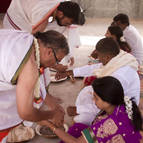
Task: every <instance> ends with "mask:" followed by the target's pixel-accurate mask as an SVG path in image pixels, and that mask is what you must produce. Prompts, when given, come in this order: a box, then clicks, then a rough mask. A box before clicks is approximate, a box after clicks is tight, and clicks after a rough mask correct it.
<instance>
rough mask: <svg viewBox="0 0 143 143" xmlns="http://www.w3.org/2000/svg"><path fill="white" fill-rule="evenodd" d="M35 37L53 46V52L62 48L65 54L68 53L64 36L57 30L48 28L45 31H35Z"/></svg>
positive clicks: (50, 46) (48, 45)
mask: <svg viewBox="0 0 143 143" xmlns="http://www.w3.org/2000/svg"><path fill="white" fill-rule="evenodd" d="M34 36H35V37H36V38H37V39H40V40H41V42H42V43H43V44H44V45H47V47H49V48H53V49H54V50H55V52H57V51H58V50H62V51H63V52H64V53H65V55H67V54H68V53H69V46H68V43H67V40H66V38H65V36H64V35H63V34H61V33H59V32H57V31H54V30H49V31H46V32H42V33H41V32H37V33H35V34H34Z"/></svg>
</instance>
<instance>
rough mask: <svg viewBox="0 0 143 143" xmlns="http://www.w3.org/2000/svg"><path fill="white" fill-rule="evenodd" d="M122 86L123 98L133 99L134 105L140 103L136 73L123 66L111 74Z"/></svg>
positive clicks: (138, 81)
mask: <svg viewBox="0 0 143 143" xmlns="http://www.w3.org/2000/svg"><path fill="white" fill-rule="evenodd" d="M112 76H113V77H115V78H117V79H118V80H119V81H120V83H121V84H122V86H123V89H124V94H125V96H128V97H130V98H134V101H135V102H136V104H137V105H138V104H139V101H140V79H139V76H138V73H137V71H135V70H134V69H133V68H131V67H130V66H123V67H121V68H119V69H118V70H116V71H115V72H113V73H112Z"/></svg>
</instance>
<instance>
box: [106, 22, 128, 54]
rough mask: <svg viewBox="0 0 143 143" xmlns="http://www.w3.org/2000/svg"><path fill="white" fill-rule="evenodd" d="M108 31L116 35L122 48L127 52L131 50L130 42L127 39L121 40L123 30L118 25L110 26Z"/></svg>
mask: <svg viewBox="0 0 143 143" xmlns="http://www.w3.org/2000/svg"><path fill="white" fill-rule="evenodd" d="M108 31H109V32H110V33H111V35H115V36H116V39H117V42H118V44H119V46H120V49H122V50H124V51H126V52H131V48H130V46H129V45H128V43H127V42H126V41H121V37H122V36H123V31H122V29H121V28H120V27H119V26H117V25H113V26H109V27H108Z"/></svg>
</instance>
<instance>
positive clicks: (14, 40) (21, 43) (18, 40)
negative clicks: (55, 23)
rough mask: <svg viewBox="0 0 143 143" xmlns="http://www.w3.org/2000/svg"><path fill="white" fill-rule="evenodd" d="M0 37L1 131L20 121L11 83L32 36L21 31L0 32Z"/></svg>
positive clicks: (13, 85)
mask: <svg viewBox="0 0 143 143" xmlns="http://www.w3.org/2000/svg"><path fill="white" fill-rule="evenodd" d="M0 37H1V38H0V58H1V63H0V118H1V122H0V130H2V129H6V128H9V127H11V126H14V125H16V124H18V123H20V122H21V121H22V120H21V119H20V117H19V116H18V112H17V109H16V96H15V95H16V85H15V84H14V83H13V84H12V81H14V80H13V79H14V75H15V72H16V71H18V70H17V69H18V68H19V67H20V66H19V65H21V61H22V60H23V59H24V57H25V55H26V53H27V52H28V51H29V49H30V47H31V44H32V42H33V36H32V35H31V34H29V33H27V32H22V31H16V30H0ZM8 44H9V45H10V46H8ZM21 51H22V52H21ZM23 61H24V60H23ZM11 113H12V114H11Z"/></svg>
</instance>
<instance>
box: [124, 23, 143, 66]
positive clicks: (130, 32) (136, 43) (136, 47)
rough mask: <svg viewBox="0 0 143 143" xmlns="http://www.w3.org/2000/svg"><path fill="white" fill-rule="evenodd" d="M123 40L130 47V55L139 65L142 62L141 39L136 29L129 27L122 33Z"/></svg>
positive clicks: (142, 43)
mask: <svg viewBox="0 0 143 143" xmlns="http://www.w3.org/2000/svg"><path fill="white" fill-rule="evenodd" d="M123 34H124V38H125V40H126V41H127V43H128V44H129V45H130V47H131V49H132V50H131V54H132V55H134V56H135V57H136V59H137V61H138V62H139V63H140V64H141V62H142V61H143V42H142V37H141V35H140V34H139V32H138V31H137V29H136V28H135V27H134V26H132V25H129V26H127V27H126V29H125V30H124V31H123Z"/></svg>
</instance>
